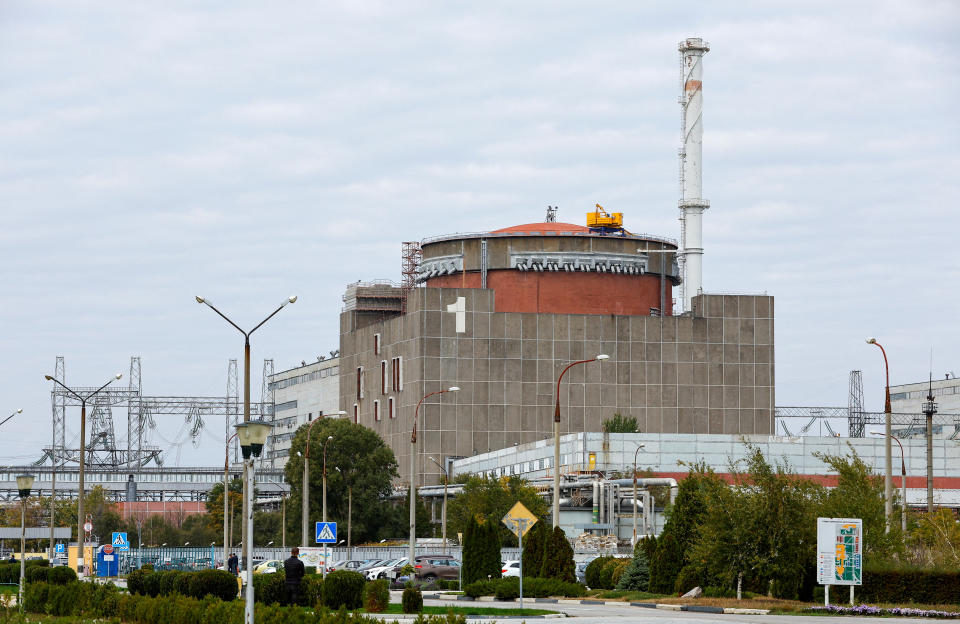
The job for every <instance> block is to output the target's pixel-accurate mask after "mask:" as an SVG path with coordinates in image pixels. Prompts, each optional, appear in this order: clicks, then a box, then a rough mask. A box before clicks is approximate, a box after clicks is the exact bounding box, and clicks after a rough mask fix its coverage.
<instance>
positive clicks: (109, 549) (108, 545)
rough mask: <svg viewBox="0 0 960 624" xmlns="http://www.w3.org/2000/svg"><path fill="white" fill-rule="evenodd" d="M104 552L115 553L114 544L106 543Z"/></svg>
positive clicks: (106, 553) (107, 553)
mask: <svg viewBox="0 0 960 624" xmlns="http://www.w3.org/2000/svg"><path fill="white" fill-rule="evenodd" d="M103 554H105V555H112V554H113V544H104V545H103Z"/></svg>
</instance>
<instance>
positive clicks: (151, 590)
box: [143, 572, 163, 598]
mask: <svg viewBox="0 0 960 624" xmlns="http://www.w3.org/2000/svg"><path fill="white" fill-rule="evenodd" d="M161 578H163V572H148V573H147V574H145V575H144V577H143V593H145V594H146V595H147V596H150V597H152V598H156V597H157V596H159V595H160V579H161Z"/></svg>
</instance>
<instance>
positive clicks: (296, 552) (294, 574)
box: [283, 546, 306, 605]
mask: <svg viewBox="0 0 960 624" xmlns="http://www.w3.org/2000/svg"><path fill="white" fill-rule="evenodd" d="M283 572H284V574H286V575H287V604H288V605H295V604H297V603H298V602H299V601H300V581H301V580H302V579H303V574H304V572H306V570H305V569H304V566H303V562H302V561H300V549H299V548H297V547H296V546H294V547H293V548H292V549H291V550H290V558H289V559H287V560H286V561H284V562H283Z"/></svg>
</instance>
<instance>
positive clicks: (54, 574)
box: [47, 566, 77, 585]
mask: <svg viewBox="0 0 960 624" xmlns="http://www.w3.org/2000/svg"><path fill="white" fill-rule="evenodd" d="M75 580H77V573H76V572H74V571H73V568H71V567H69V566H57V567H55V568H50V572H49V573H48V574H47V582H48V583H50V584H52V585H66V584H67V583H70V582H71V581H75Z"/></svg>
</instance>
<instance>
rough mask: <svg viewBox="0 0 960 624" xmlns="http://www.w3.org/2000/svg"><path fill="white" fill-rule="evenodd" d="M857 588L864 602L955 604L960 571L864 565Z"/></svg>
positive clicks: (959, 592) (958, 588)
mask: <svg viewBox="0 0 960 624" xmlns="http://www.w3.org/2000/svg"><path fill="white" fill-rule="evenodd" d="M858 589H859V591H858V592H857V594H858V597H859V599H860V600H861V601H863V602H892V603H900V604H905V603H910V602H914V603H920V604H957V600H958V598H960V571H956V570H920V569H909V568H908V569H886V568H873V569H870V568H865V569H864V570H863V585H862V586H860V587H859V588H858Z"/></svg>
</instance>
